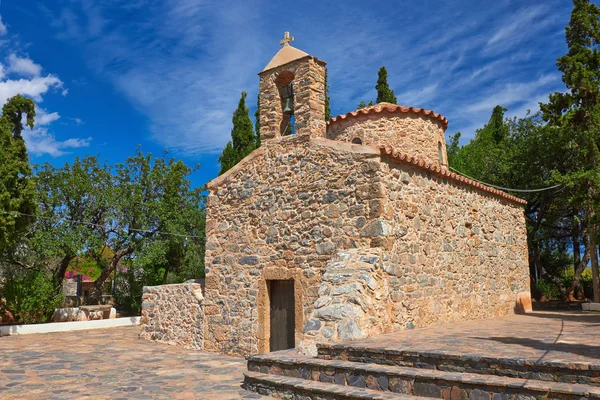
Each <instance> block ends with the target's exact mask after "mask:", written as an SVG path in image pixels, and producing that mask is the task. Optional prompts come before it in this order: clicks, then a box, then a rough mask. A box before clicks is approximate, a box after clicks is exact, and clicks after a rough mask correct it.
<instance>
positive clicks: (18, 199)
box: [0, 95, 35, 254]
mask: <svg viewBox="0 0 600 400" xmlns="http://www.w3.org/2000/svg"><path fill="white" fill-rule="evenodd" d="M23 115H25V120H26V124H27V126H28V127H29V128H31V129H33V124H34V117H35V106H34V103H33V101H32V100H30V99H27V98H24V97H22V96H20V95H17V96H15V97H13V98H11V99H9V100H8V101H7V102H6V104H5V105H4V107H3V108H2V117H0V160H2V161H0V254H1V253H3V252H4V251H5V250H6V248H7V247H8V246H11V245H14V244H15V242H16V241H17V240H18V239H19V238H20V237H21V236H22V235H23V234H24V232H25V231H26V229H27V228H28V226H29V224H30V223H31V221H32V218H31V217H30V216H28V215H33V214H34V213H35V201H34V197H35V185H34V182H33V180H32V170H31V166H30V165H29V157H28V156H27V149H26V147H25V142H24V141H23V138H22V136H21V132H22V130H23V124H22V118H23ZM24 214H28V215H24Z"/></svg>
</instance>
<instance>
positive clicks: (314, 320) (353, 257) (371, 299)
mask: <svg viewBox="0 0 600 400" xmlns="http://www.w3.org/2000/svg"><path fill="white" fill-rule="evenodd" d="M386 257H387V256H386V255H385V254H383V253H382V252H381V251H378V249H360V250H359V249H351V250H346V251H342V252H339V253H337V254H336V255H335V257H334V258H333V259H332V261H331V262H330V263H329V265H327V267H326V268H325V272H324V274H323V277H322V282H321V285H320V286H319V298H318V299H317V301H316V302H315V304H314V309H313V311H312V312H311V313H310V316H309V317H308V319H307V321H306V322H305V323H304V328H303V333H304V338H303V341H302V342H301V343H300V345H299V348H300V351H301V352H302V353H305V354H310V355H315V356H316V353H317V349H316V343H330V342H333V343H335V342H339V341H341V340H351V339H360V338H365V337H368V336H373V335H379V334H383V333H388V332H392V329H393V322H394V321H393V320H394V318H395V313H394V305H393V304H392V303H391V302H390V301H389V298H390V296H389V280H388V279H387V278H388V277H387V274H386V273H385V272H384V270H383V260H384V259H385V258H386Z"/></svg>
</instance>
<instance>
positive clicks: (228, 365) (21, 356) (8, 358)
mask: <svg viewBox="0 0 600 400" xmlns="http://www.w3.org/2000/svg"><path fill="white" fill-rule="evenodd" d="M138 333H139V328H138V327H125V328H110V329H98V330H89V331H78V332H64V333H49V334H43V335H23V336H10V337H2V338H0V398H1V399H35V400H40V399H207V400H208V399H219V400H220V399H223V400H225V399H264V398H265V397H263V396H258V395H256V394H254V393H250V392H246V391H245V390H243V389H242V388H241V386H240V385H241V382H242V379H243V372H244V371H246V361H245V360H244V359H242V358H235V357H229V356H224V355H218V354H212V353H204V352H199V351H193V350H186V349H182V348H178V347H175V346H168V345H165V344H158V343H152V342H147V341H144V340H141V339H138V337H137V335H138Z"/></svg>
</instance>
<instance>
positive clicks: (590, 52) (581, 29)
mask: <svg viewBox="0 0 600 400" xmlns="http://www.w3.org/2000/svg"><path fill="white" fill-rule="evenodd" d="M566 39H567V46H568V52H567V54H565V55H564V56H562V57H559V58H558V61H557V63H556V65H557V66H558V69H559V71H560V72H562V74H563V77H562V80H563V82H564V83H565V85H566V87H567V89H568V90H567V91H566V92H564V93H561V92H556V93H553V94H551V95H550V99H549V102H548V104H540V109H541V111H542V117H543V118H544V120H545V121H547V122H549V123H550V125H552V126H557V127H559V128H560V130H561V132H562V135H565V136H566V137H567V138H568V139H569V141H570V142H571V144H570V146H569V149H568V151H571V152H573V154H572V157H571V159H573V160H576V161H577V163H576V164H575V165H574V166H573V168H572V170H571V171H568V172H567V173H565V174H563V176H562V177H561V178H562V179H561V180H562V183H564V184H565V185H566V186H570V187H574V188H576V189H578V193H577V196H575V197H574V198H573V199H571V201H572V202H573V203H575V204H573V205H574V206H576V207H578V206H579V207H581V208H582V209H583V214H584V216H585V222H586V235H587V237H588V245H587V250H588V251H589V254H590V259H591V267H592V275H593V289H594V301H595V302H600V283H599V279H600V277H599V271H598V255H597V248H596V246H597V243H598V236H597V235H598V214H599V212H598V209H599V208H600V204H599V202H598V199H599V198H600V84H599V82H600V52H599V51H598V44H599V43H600V8H599V7H598V6H596V5H595V4H592V3H590V1H589V0H573V11H572V13H571V20H570V22H569V26H567V27H566Z"/></svg>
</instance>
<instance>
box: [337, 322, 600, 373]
mask: <svg viewBox="0 0 600 400" xmlns="http://www.w3.org/2000/svg"><path fill="white" fill-rule="evenodd" d="M347 344H348V345H349V346H351V347H353V348H357V347H367V348H377V349H393V350H410V351H414V352H421V353H422V352H432V353H439V354H460V355H469V356H481V357H490V358H510V359H525V360H527V361H529V362H535V363H540V362H541V363H546V362H561V363H584V364H588V365H598V368H600V313H593V312H586V313H584V312H533V313H530V314H527V315H508V316H504V317H498V318H493V319H486V320H480V321H468V322H463V323H457V324H452V325H445V326H437V327H430V328H424V329H415V330H413V331H406V332H400V333H390V334H386V335H381V336H376V337H372V338H368V339H362V340H354V341H351V342H347Z"/></svg>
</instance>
